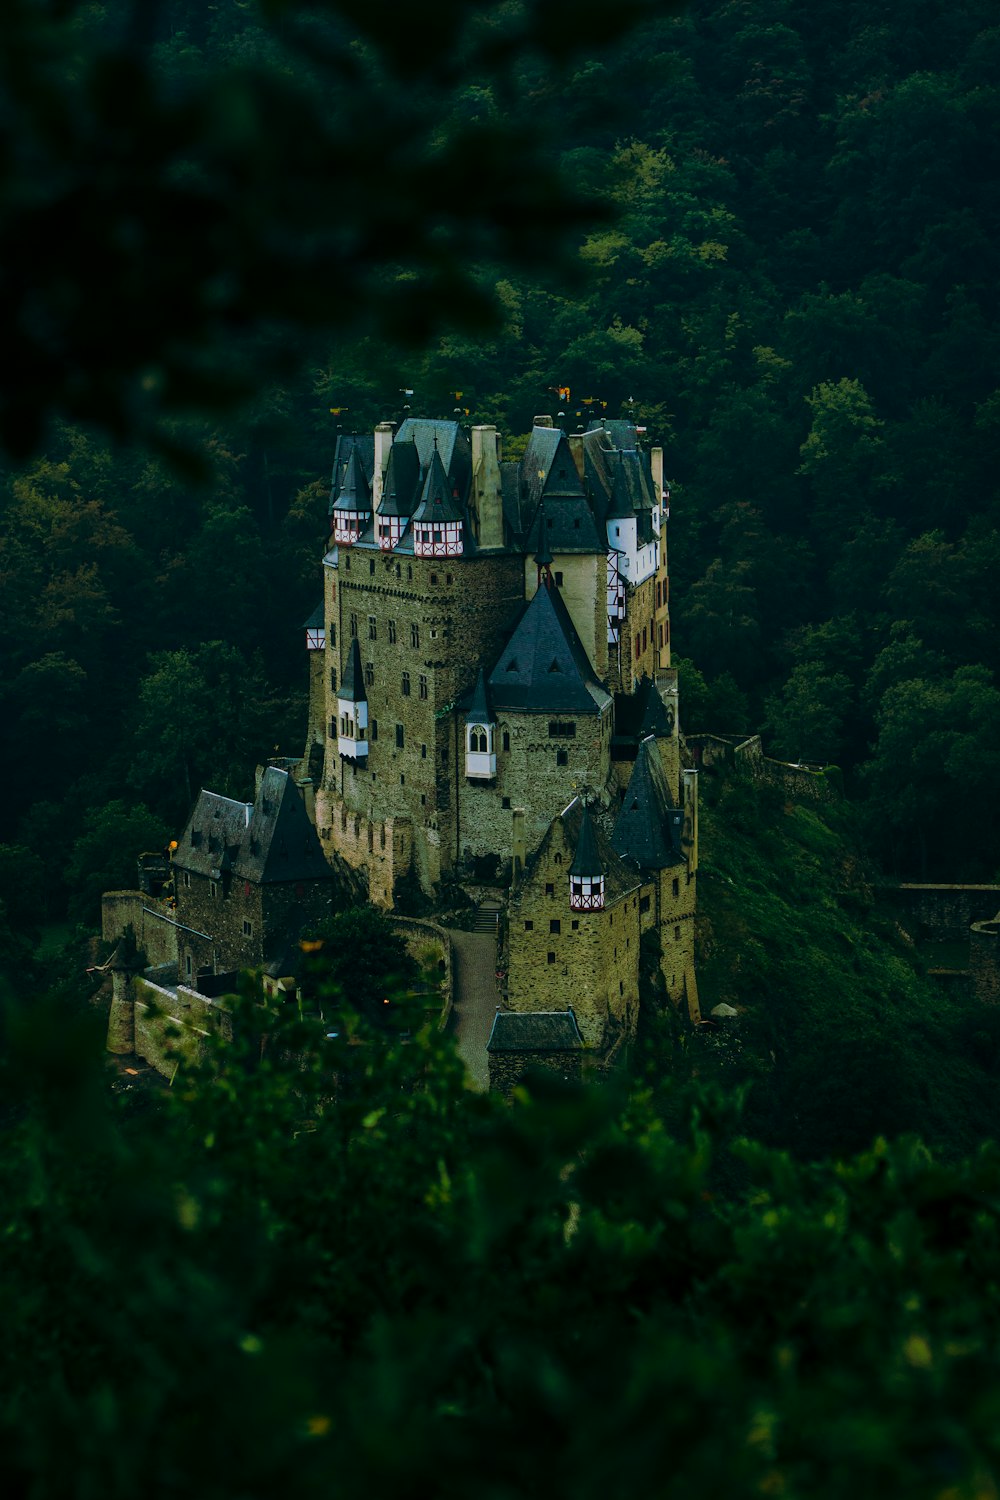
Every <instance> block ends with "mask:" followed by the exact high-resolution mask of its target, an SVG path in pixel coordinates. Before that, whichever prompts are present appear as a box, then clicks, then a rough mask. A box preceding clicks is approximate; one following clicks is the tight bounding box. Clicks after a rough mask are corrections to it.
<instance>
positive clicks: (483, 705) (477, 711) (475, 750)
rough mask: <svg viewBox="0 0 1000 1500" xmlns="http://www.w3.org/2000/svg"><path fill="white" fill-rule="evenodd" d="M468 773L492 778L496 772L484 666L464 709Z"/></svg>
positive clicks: (467, 774) (494, 738)
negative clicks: (467, 705) (466, 707)
mask: <svg viewBox="0 0 1000 1500" xmlns="http://www.w3.org/2000/svg"><path fill="white" fill-rule="evenodd" d="M465 774H466V776H470V777H473V778H474V779H475V780H477V781H489V780H490V779H491V778H492V777H494V776H495V775H496V774H497V756H496V724H495V722H494V720H493V715H492V713H491V712H490V706H489V700H488V698H487V696H486V681H485V679H484V677H483V669H482V667H480V669H479V676H478V677H477V678H476V686H475V688H474V689H473V692H472V698H471V700H470V702H469V707H468V709H467V710H466V713H465Z"/></svg>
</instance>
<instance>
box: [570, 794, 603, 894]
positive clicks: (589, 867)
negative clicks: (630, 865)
mask: <svg viewBox="0 0 1000 1500" xmlns="http://www.w3.org/2000/svg"><path fill="white" fill-rule="evenodd" d="M569 873H570V874H571V875H591V876H598V875H603V874H604V866H603V864H602V863H601V856H600V854H599V852H598V849H597V837H596V835H595V833H594V825H593V823H592V822H591V820H590V809H589V808H588V807H587V804H586V802H585V803H584V804H583V815H582V817H581V819H580V832H579V835H578V836H577V840H576V854H575V855H574V856H573V863H572V864H571V865H570V867H569Z"/></svg>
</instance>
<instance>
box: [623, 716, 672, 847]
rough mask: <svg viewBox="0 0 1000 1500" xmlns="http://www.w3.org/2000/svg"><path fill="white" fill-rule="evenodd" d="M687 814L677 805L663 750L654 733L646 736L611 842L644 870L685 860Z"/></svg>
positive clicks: (642, 742) (640, 748)
mask: <svg viewBox="0 0 1000 1500" xmlns="http://www.w3.org/2000/svg"><path fill="white" fill-rule="evenodd" d="M683 826H684V814H683V813H682V812H681V811H680V809H678V808H675V807H674V805H673V801H672V799H671V796H670V788H669V786H668V785H667V777H666V773H665V772H664V769H663V763H662V761H661V760H660V752H659V751H658V750H657V748H656V741H655V739H653V738H652V737H650V738H649V739H645V740H642V741H641V742H640V745H639V753H638V755H637V756H636V758H635V765H634V766H633V767H632V775H631V777H630V778H629V784H628V790H627V792H626V793H625V800H624V802H623V803H622V805H621V811H620V812H619V814H618V817H617V819H616V821H615V827H614V832H613V833H612V835H611V842H612V844H613V845H614V847H615V849H616V850H617V852H618V853H619V854H620V855H621V856H622V858H623V859H632V860H635V862H636V864H637V865H639V866H640V867H641V868H642V869H644V870H661V869H663V868H664V866H666V865H675V864H679V863H680V862H681V861H682V858H683V856H682V854H681V831H682V829H683Z"/></svg>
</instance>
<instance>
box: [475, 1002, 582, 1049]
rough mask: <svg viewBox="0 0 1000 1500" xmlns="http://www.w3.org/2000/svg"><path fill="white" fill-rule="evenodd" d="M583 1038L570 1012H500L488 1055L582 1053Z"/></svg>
mask: <svg viewBox="0 0 1000 1500" xmlns="http://www.w3.org/2000/svg"><path fill="white" fill-rule="evenodd" d="M582 1047H583V1037H582V1036H581V1035H580V1028H579V1026H578V1025H577V1024H576V1016H575V1015H574V1014H573V1011H572V1008H571V1009H569V1010H526V1011H510V1010H498V1011H497V1013H496V1016H495V1017H494V1020H493V1029H492V1031H491V1032H490V1039H489V1041H488V1042H487V1043H486V1050H487V1052H579V1051H580V1050H581V1049H582Z"/></svg>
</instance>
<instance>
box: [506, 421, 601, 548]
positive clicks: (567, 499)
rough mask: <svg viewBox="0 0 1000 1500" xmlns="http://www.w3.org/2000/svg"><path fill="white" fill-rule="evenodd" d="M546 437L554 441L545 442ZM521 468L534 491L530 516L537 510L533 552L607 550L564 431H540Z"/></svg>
mask: <svg viewBox="0 0 1000 1500" xmlns="http://www.w3.org/2000/svg"><path fill="white" fill-rule="evenodd" d="M543 433H545V434H553V435H554V436H552V437H548V438H542V437H541V436H540V435H541V434H543ZM533 455H534V456H533ZM521 467H522V473H523V475H524V478H525V482H526V485H527V492H528V500H529V504H528V505H527V506H526V507H525V509H526V512H527V514H529V515H530V514H531V510H532V507H533V506H534V505H537V509H535V511H534V515H533V516H532V518H531V522H530V525H529V527H528V535H527V548H528V550H529V551H531V552H534V553H536V554H537V553H539V552H542V553H544V552H545V550H546V549H548V551H550V552H553V553H554V552H604V551H606V549H607V543H606V541H605V539H604V537H603V536H602V535H601V533H600V531H599V530H598V528H597V525H596V524H595V521H594V513H593V510H592V509H591V506H590V503H589V501H588V500H587V497H586V495H585V493H584V488H583V483H582V481H581V479H580V475H579V473H578V471H577V467H576V464H575V462H574V460H573V454H572V453H571V451H570V446H569V442H568V441H567V438H566V434H565V433H564V432H562V431H561V430H560V429H559V428H557V427H535V428H534V429H533V430H532V434H531V440H530V441H529V444H528V449H527V452H526V453H525V456H524V460H523V462H522V466H521ZM543 532H544V536H543Z"/></svg>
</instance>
